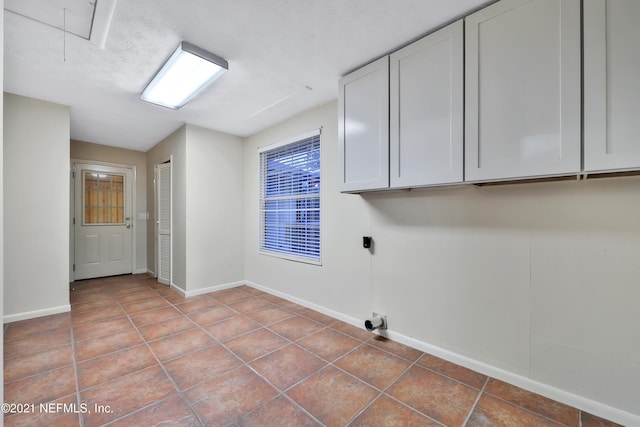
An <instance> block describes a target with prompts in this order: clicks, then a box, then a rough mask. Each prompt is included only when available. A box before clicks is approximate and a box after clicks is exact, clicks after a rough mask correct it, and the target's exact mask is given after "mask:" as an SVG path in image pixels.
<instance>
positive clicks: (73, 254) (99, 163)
mask: <svg viewBox="0 0 640 427" xmlns="http://www.w3.org/2000/svg"><path fill="white" fill-rule="evenodd" d="M77 163H83V164H90V165H96V166H108V167H115V168H123V169H130V170H131V175H132V177H133V179H132V182H131V220H132V224H133V233H131V273H132V274H135V272H136V265H137V264H136V248H137V247H138V244H137V239H136V234H137V231H136V229H137V227H138V221H137V219H138V217H137V210H136V181H137V178H138V177H137V174H136V172H137V171H136V166H135V165H128V164H124V163H111V162H102V161H99V160H84V159H77V158H71V167H70V168H69V185H70V190H71V191H70V193H69V194H70V196H71V197H69V199H70V200H69V282H70V283H71V282H75V271H74V265H75V262H76V251H75V249H76V248H75V245H76V240H75V237H76V230H75V228H76V227H75V224H74V222H73V220H74V217H75V200H76V186H75V179H76V178H80V177H79V176H77V175H76V174H75V172H76V164H77Z"/></svg>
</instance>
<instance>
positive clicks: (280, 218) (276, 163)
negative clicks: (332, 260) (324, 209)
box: [260, 132, 320, 263]
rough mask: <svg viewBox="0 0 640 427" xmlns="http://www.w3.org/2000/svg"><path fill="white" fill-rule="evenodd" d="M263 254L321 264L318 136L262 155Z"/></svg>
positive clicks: (317, 133) (261, 233) (261, 228)
mask: <svg viewBox="0 0 640 427" xmlns="http://www.w3.org/2000/svg"><path fill="white" fill-rule="evenodd" d="M260 251H261V252H264V253H269V254H273V255H278V256H283V257H285V258H291V259H298V260H303V261H311V262H315V263H319V262H320V132H314V133H313V134H311V135H305V136H304V137H302V138H301V139H298V140H295V141H294V142H292V143H289V144H285V145H282V144H279V145H277V146H274V148H271V149H269V148H267V149H266V150H264V151H262V152H261V153H260Z"/></svg>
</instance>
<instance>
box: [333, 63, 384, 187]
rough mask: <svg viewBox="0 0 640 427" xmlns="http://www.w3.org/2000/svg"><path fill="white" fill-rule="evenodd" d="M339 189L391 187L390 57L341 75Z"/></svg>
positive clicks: (339, 101)
mask: <svg viewBox="0 0 640 427" xmlns="http://www.w3.org/2000/svg"><path fill="white" fill-rule="evenodd" d="M338 144H339V150H338V153H339V161H340V191H344V192H349V191H351V192H358V191H363V190H375V189H381V188H388V187H389V57H388V56H385V57H384V58H381V59H379V60H377V61H375V62H373V63H371V64H369V65H367V66H365V67H363V68H360V69H359V70H357V71H354V72H353V73H351V74H349V75H347V76H345V77H343V78H342V79H340V83H339V100H338Z"/></svg>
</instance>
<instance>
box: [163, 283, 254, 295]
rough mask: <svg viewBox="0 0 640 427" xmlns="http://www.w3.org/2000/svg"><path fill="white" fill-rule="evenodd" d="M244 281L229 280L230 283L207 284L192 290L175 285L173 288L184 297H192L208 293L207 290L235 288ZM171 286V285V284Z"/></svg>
mask: <svg viewBox="0 0 640 427" xmlns="http://www.w3.org/2000/svg"><path fill="white" fill-rule="evenodd" d="M245 283H246V282H245V281H240V282H231V283H223V284H221V285H215V286H209V287H206V288H200V289H194V290H192V291H185V290H183V289H180V288H177V287H175V288H174V289H176V290H178V289H180V290H178V292H180V293H181V294H182V295H184V296H185V297H194V296H196V295H202V294H208V293H209V292H216V291H222V290H223V289H230V288H237V287H238V286H242V285H244V284H245ZM172 286H173V285H172Z"/></svg>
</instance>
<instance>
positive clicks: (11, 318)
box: [2, 304, 71, 323]
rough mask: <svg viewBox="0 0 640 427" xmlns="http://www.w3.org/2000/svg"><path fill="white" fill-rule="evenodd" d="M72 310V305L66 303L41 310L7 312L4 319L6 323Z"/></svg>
mask: <svg viewBox="0 0 640 427" xmlns="http://www.w3.org/2000/svg"><path fill="white" fill-rule="evenodd" d="M69 311H71V305H70V304H65V305H60V306H57V307H49V308H43V309H41V310H33V311H25V312H23V313H16V314H7V315H5V316H4V317H3V318H2V320H3V322H4V323H11V322H17V321H19V320H27V319H33V318H36V317H43V316H50V315H52V314H60V313H67V312H69Z"/></svg>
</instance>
